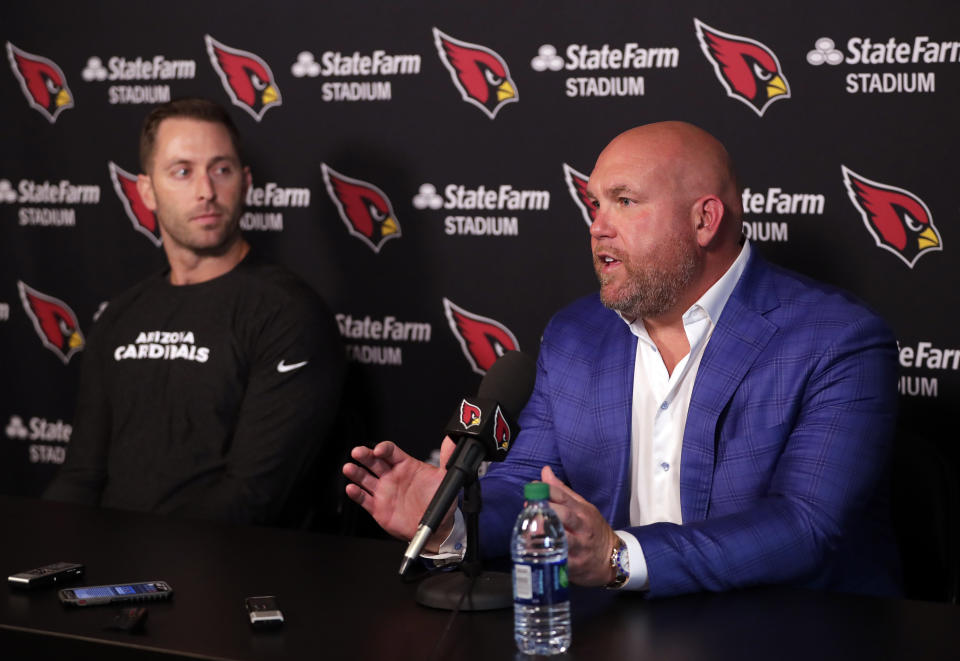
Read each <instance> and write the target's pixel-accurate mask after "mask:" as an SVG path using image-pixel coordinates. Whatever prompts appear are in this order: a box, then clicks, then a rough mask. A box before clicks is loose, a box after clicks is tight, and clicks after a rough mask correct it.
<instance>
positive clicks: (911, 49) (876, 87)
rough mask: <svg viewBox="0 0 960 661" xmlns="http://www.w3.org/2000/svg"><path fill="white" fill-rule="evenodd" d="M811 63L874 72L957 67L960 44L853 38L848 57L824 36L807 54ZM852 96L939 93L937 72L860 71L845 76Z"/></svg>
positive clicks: (921, 38)
mask: <svg viewBox="0 0 960 661" xmlns="http://www.w3.org/2000/svg"><path fill="white" fill-rule="evenodd" d="M807 62H808V63H809V64H811V65H812V66H815V67H819V66H822V65H824V64H826V65H828V66H840V65H841V64H848V65H851V66H856V65H860V66H861V67H869V68H871V69H877V68H886V69H889V68H890V67H892V66H897V65H933V64H946V63H952V64H955V63H957V62H960V42H958V41H935V40H933V39H931V38H930V37H929V36H927V35H919V36H915V37H913V38H912V39H907V40H905V41H901V40H898V39H897V38H896V37H889V38H887V39H885V40H883V39H880V40H876V41H875V40H873V39H871V38H870V37H864V36H860V37H850V38H849V39H847V42H846V55H844V53H843V51H841V50H840V49H839V48H837V44H836V43H835V42H834V40H833V39H831V38H830V37H820V38H819V39H817V40H816V41H815V42H814V44H813V49H812V50H810V51H807ZM844 82H845V88H844V89H845V91H846V92H847V93H848V94H925V93H930V94H932V93H934V92H936V87H937V80H936V73H935V72H933V71H890V70H887V71H856V72H851V73H848V74H847V75H846V76H845V77H844Z"/></svg>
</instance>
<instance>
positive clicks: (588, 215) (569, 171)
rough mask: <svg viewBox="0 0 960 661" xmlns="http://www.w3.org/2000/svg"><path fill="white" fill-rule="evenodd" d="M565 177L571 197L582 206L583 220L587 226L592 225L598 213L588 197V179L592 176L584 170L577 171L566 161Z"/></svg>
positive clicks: (564, 165) (564, 166) (564, 167)
mask: <svg viewBox="0 0 960 661" xmlns="http://www.w3.org/2000/svg"><path fill="white" fill-rule="evenodd" d="M563 178H564V180H565V181H566V182H567V190H568V191H570V197H572V198H573V201H574V202H576V203H577V206H578V207H580V213H581V214H583V220H584V221H585V222H586V223H587V227H590V226H591V225H593V219H594V218H595V217H596V215H597V210H596V209H595V208H594V206H593V205H592V204H590V198H588V197H587V181H588V180H589V179H590V178H589V177H588V176H587V175H585V174H583V173H582V172H577V171H576V170H574V169H573V168H572V167H570V166H569V165H567V164H566V163H564V164H563Z"/></svg>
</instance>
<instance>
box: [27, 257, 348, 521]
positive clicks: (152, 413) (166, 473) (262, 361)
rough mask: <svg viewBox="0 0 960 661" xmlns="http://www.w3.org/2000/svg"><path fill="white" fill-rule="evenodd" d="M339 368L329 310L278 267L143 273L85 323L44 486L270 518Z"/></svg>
mask: <svg viewBox="0 0 960 661" xmlns="http://www.w3.org/2000/svg"><path fill="white" fill-rule="evenodd" d="M343 372H344V357H343V349H342V346H341V344H340V340H339V334H338V332H337V327H336V324H335V322H334V320H333V317H332V315H331V314H330V312H329V310H328V309H327V308H326V306H325V305H324V304H323V301H322V300H321V299H320V297H319V296H317V295H316V293H314V292H313V291H312V290H311V289H310V288H309V287H308V286H307V285H306V284H305V283H303V282H302V281H301V280H300V279H299V278H297V277H296V276H294V275H293V274H292V273H290V272H289V271H287V270H286V269H284V268H282V267H280V266H276V265H269V264H264V263H259V262H257V261H256V260H255V259H254V258H252V257H250V256H248V257H247V258H246V259H245V260H244V261H243V262H241V263H240V264H239V265H238V266H237V267H235V268H234V269H233V270H231V271H230V272H229V273H226V274H225V275H223V276H220V277H218V278H215V279H213V280H209V281H207V282H202V283H198V284H194V285H183V286H173V285H171V284H170V283H169V274H168V273H162V274H159V275H157V276H155V277H152V278H149V279H147V280H146V281H144V282H142V283H140V284H139V285H137V286H135V287H133V288H132V289H130V290H129V291H127V292H125V293H124V294H122V295H120V296H119V297H118V298H117V299H116V300H114V301H113V302H111V303H110V305H109V306H108V307H107V308H106V310H105V311H104V312H103V314H102V316H101V317H100V319H99V320H98V322H97V323H96V325H95V326H94V329H93V332H92V333H91V337H90V341H89V344H88V347H87V350H86V355H85V356H84V362H83V367H82V376H81V381H80V393H79V398H78V407H77V413H76V416H75V424H74V433H73V437H72V440H71V442H70V446H69V447H68V450H67V458H66V461H65V463H64V465H63V467H62V468H61V471H60V473H59V474H58V476H57V478H56V479H55V480H54V482H53V484H51V486H50V488H49V489H48V491H47V494H46V495H47V497H49V498H53V499H58V500H71V501H79V502H87V503H99V504H101V505H104V506H108V507H118V508H122V509H132V510H139V511H153V512H180V513H184V514H189V515H193V516H202V517H208V518H219V519H225V520H230V521H238V522H258V523H259V522H270V521H273V520H274V519H276V517H277V516H278V514H279V512H280V510H281V508H282V507H283V505H284V501H285V500H286V498H287V496H288V494H289V493H290V490H291V489H292V487H293V486H294V483H295V482H296V481H297V480H298V479H299V478H300V477H302V475H303V473H304V471H305V470H306V468H307V467H308V466H309V465H310V464H311V463H312V461H313V460H314V459H315V458H316V457H317V456H318V454H319V451H320V444H321V443H322V440H323V437H324V436H325V434H326V433H327V432H328V431H329V430H330V427H331V426H332V424H333V421H334V418H335V416H336V411H337V406H338V403H339V397H340V390H341V384H342V380H343Z"/></svg>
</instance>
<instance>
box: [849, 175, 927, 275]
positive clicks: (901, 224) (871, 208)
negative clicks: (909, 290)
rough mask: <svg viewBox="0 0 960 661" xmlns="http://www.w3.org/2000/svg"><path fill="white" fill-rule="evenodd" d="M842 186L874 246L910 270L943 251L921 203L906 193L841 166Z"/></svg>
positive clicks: (911, 194) (918, 199)
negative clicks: (920, 261) (894, 257)
mask: <svg viewBox="0 0 960 661" xmlns="http://www.w3.org/2000/svg"><path fill="white" fill-rule="evenodd" d="M840 169H841V170H842V171H843V183H844V184H846V186H847V193H848V195H849V196H850V201H851V202H853V206H855V207H856V208H857V211H859V212H860V216H861V217H862V218H863V224H864V225H866V226H867V229H868V230H869V231H870V234H872V235H873V240H874V241H875V242H876V244H877V246H878V247H880V248H883V249H884V250H889V251H890V252H892V253H893V254H894V255H896V256H897V257H899V258H900V259H902V260H903V262H904V263H905V264H906V265H907V266H909V267H910V268H913V265H914V264H916V263H917V260H918V259H920V256H921V255H924V254H926V253H927V252H930V251H933V250H943V241H942V240H941V238H940V233H939V232H937V228H936V227H934V225H933V216H932V215H931V214H930V209H928V208H927V205H926V204H924V202H923V200H921V199H920V198H919V197H917V196H916V195H914V194H913V193H911V192H910V191H908V190H904V189H903V188H897V187H896V186H889V185H887V184H881V183H879V182H876V181H871V180H869V179H867V178H866V177H862V176H860V175H859V174H857V173H856V172H854V171H853V170H851V169H850V168H848V167H846V166H845V165H841V166H840Z"/></svg>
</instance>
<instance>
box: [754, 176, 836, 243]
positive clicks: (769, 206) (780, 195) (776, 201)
mask: <svg viewBox="0 0 960 661" xmlns="http://www.w3.org/2000/svg"><path fill="white" fill-rule="evenodd" d="M741 203H742V204H743V215H744V218H743V233H744V235H745V236H746V237H747V238H748V239H750V240H751V241H758V242H767V241H778V242H786V241H788V240H789V225H788V224H787V222H786V221H779V220H753V219H751V218H749V216H750V215H753V214H757V215H762V216H765V217H770V216H790V217H796V216H822V215H823V210H824V207H825V206H826V197H825V196H823V195H822V194H820V193H792V192H787V191H785V190H784V189H782V188H780V187H779V186H768V187H767V188H766V190H763V189H760V190H756V189H753V188H751V187H750V186H746V187H744V189H743V194H742V199H741Z"/></svg>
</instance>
